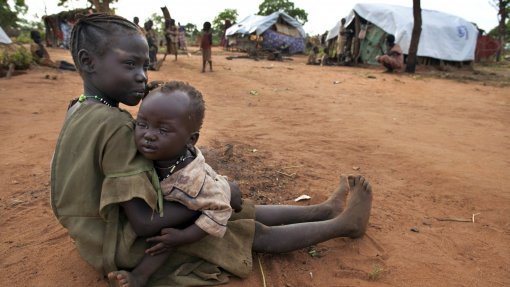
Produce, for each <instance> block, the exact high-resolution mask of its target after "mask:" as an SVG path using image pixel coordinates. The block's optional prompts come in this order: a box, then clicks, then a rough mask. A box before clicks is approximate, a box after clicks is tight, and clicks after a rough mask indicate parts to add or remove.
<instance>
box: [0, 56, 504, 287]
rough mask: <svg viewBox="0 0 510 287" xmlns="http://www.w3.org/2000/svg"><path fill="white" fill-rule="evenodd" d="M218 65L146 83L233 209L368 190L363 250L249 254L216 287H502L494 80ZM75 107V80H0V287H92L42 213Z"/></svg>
mask: <svg viewBox="0 0 510 287" xmlns="http://www.w3.org/2000/svg"><path fill="white" fill-rule="evenodd" d="M49 50H50V53H51V55H52V58H53V59H67V60H69V61H70V60H71V58H70V56H69V55H68V53H67V51H64V50H59V49H49ZM227 55H231V53H229V52H223V51H220V50H214V51H213V61H214V69H215V71H214V72H212V73H210V72H206V73H204V74H202V73H200V64H201V63H200V61H201V58H200V55H198V54H193V55H192V56H191V57H186V56H184V55H183V56H180V57H179V59H178V61H177V62H175V61H173V59H171V57H168V58H167V60H166V61H165V62H164V65H163V67H162V69H161V70H160V71H158V72H150V73H149V77H150V79H151V80H173V79H178V80H184V81H188V82H190V83H192V84H193V85H195V86H196V87H198V88H199V90H201V91H202V92H203V93H204V94H205V100H206V104H207V110H206V118H205V123H204V127H203V129H202V135H201V138H200V141H199V146H201V147H203V148H204V149H206V150H207V152H206V156H207V158H208V160H210V161H211V162H212V163H213V165H214V166H215V167H216V168H217V169H218V170H219V171H221V172H222V173H224V174H226V175H228V176H230V177H232V178H234V179H236V180H237V181H238V182H239V183H240V185H241V188H242V190H243V194H244V196H245V197H249V198H253V199H255V200H257V201H259V202H260V203H271V204H298V205H308V204H314V203H318V202H321V201H322V200H325V199H326V198H327V197H328V195H329V194H330V193H331V191H333V190H334V189H335V187H336V186H337V184H338V178H339V175H340V174H362V175H364V176H366V177H367V178H368V179H369V180H370V182H371V183H372V186H373V189H374V202H373V210H372V216H371V218H370V223H369V228H368V231H367V234H366V236H365V237H363V238H361V239H356V240H352V239H335V240H330V241H328V242H326V243H322V244H319V245H317V246H314V247H313V248H311V249H305V250H300V251H297V252H293V253H289V254H284V255H277V256H275V255H271V256H270V255H255V256H254V268H253V272H252V275H251V276H250V277H249V278H247V279H245V280H239V279H233V280H232V282H231V283H229V284H228V285H227V286H236V287H240V286H263V279H262V278H263V276H262V273H261V268H260V267H262V270H263V275H264V277H265V281H266V285H267V286H293V287H297V286H510V277H509V274H510V217H509V214H510V191H509V188H510V88H509V86H508V85H507V84H508V83H509V82H508V79H509V78H508V77H506V76H508V71H509V69H508V66H507V67H506V68H502V69H499V70H497V71H496V72H493V71H490V72H488V71H487V67H485V66H484V67H482V66H480V67H477V66H475V70H476V71H475V72H473V71H467V72H466V71H465V69H463V70H462V71H460V70H456V69H451V70H449V71H447V72H430V71H421V72H420V73H418V74H417V76H409V75H406V74H384V73H382V69H380V68H378V67H371V68H367V67H365V68H359V67H356V68H352V67H320V66H308V65H305V62H306V56H304V55H303V56H296V57H293V60H292V61H284V62H272V61H266V60H260V61H254V60H250V59H234V60H227V59H226V58H225V57H226V56H227ZM46 75H48V78H47V77H46ZM505 75H506V76H505ZM483 76H485V77H483ZM498 79H501V80H498ZM459 80H460V81H459ZM505 81H506V82H505ZM81 92H82V83H81V80H80V78H79V76H78V74H77V73H72V72H59V71H55V70H51V69H49V68H44V67H34V68H33V69H31V70H30V71H28V72H27V73H26V74H22V75H18V76H15V77H13V78H11V79H9V80H6V79H0V98H1V103H2V104H1V105H0V117H1V118H0V119H1V121H0V137H1V139H2V140H1V142H0V143H1V147H0V158H1V161H0V165H1V169H2V173H1V174H0V185H1V186H2V188H1V190H0V282H2V285H3V284H6V285H5V286H92V287H96V286H97V287H99V286H107V284H106V283H105V281H103V280H102V278H101V277H100V275H99V274H98V273H97V272H96V271H94V270H93V268H92V267H90V266H89V265H87V263H85V262H84V261H83V260H82V259H81V258H80V257H79V255H78V253H77V251H76V249H75V247H74V246H73V243H72V241H71V239H70V238H69V237H68V235H67V233H66V231H65V230H64V229H63V228H62V227H61V226H60V225H59V223H58V222H57V220H56V219H55V217H54V216H53V213H52V211H51V208H50V205H49V193H50V192H49V189H50V188H49V177H50V160H51V156H52V152H53V149H54V146H55V142H56V139H57V136H58V133H59V130H60V128H61V125H62V122H63V119H64V114H65V110H66V107H67V103H68V101H69V100H70V99H71V98H72V97H76V96H78V95H79V94H81ZM129 110H130V111H131V112H132V113H133V114H136V110H137V108H136V107H135V108H129ZM302 194H307V195H309V196H311V199H310V200H309V201H301V202H298V203H296V202H294V199H295V198H296V197H298V196H300V195H302ZM473 218H474V222H473ZM259 260H260V261H259ZM259 262H260V264H259Z"/></svg>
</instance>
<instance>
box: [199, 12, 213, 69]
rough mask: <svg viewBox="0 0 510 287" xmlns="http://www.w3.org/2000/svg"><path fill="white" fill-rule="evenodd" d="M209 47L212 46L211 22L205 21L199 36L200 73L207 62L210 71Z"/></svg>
mask: <svg viewBox="0 0 510 287" xmlns="http://www.w3.org/2000/svg"><path fill="white" fill-rule="evenodd" d="M211 48H212V31H211V23H210V22H205V23H204V27H203V29H202V35H201V37H200V50H201V51H202V73H204V72H205V65H206V63H207V62H209V71H211V72H212V70H213V68H212V60H211Z"/></svg>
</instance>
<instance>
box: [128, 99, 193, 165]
mask: <svg viewBox="0 0 510 287" xmlns="http://www.w3.org/2000/svg"><path fill="white" fill-rule="evenodd" d="M189 105H190V100H189V98H188V95H187V94H185V93H184V92H182V91H173V92H171V93H170V94H165V93H162V92H161V91H159V90H157V91H154V92H151V93H150V94H149V95H148V96H147V97H146V98H145V99H144V100H143V102H142V105H141V106H140V110H139V111H138V116H137V119H136V128H135V140H136V146H137V148H138V151H139V152H140V153H141V154H142V155H143V156H144V157H145V158H148V159H150V160H156V161H158V162H159V163H160V165H162V166H165V165H166V164H165V163H164V162H165V161H169V162H170V161H173V160H175V159H177V158H178V157H179V156H181V155H182V154H183V153H184V151H185V150H186V145H188V144H191V145H194V144H195V143H196V141H197V140H198V132H196V131H195V129H194V127H195V125H194V120H193V117H190V110H189Z"/></svg>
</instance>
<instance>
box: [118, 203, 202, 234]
mask: <svg viewBox="0 0 510 287" xmlns="http://www.w3.org/2000/svg"><path fill="white" fill-rule="evenodd" d="M121 206H122V208H123V209H124V213H125V214H126V216H127V218H128V220H129V223H130V224H131V226H132V228H133V230H134V231H135V233H136V235H138V236H141V237H147V236H153V235H156V234H160V231H162V229H163V228H165V227H169V228H182V227H186V226H190V225H191V224H193V223H194V222H195V220H196V219H197V218H198V217H199V216H200V215H201V213H200V212H199V211H194V210H190V209H188V208H187V207H185V206H184V205H182V204H180V203H177V202H169V201H163V214H164V216H163V217H160V216H159V214H156V213H154V211H153V210H152V208H150V206H149V205H147V203H146V202H145V201H144V200H142V199H139V198H134V199H132V200H129V201H126V202H123V203H121Z"/></svg>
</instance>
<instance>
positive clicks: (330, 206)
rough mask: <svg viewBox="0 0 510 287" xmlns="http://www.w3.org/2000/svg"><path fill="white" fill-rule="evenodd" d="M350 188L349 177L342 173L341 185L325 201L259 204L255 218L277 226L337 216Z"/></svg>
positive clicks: (265, 223)
mask: <svg viewBox="0 0 510 287" xmlns="http://www.w3.org/2000/svg"><path fill="white" fill-rule="evenodd" d="M348 190H349V186H348V183H347V177H346V176H343V175H342V176H341V177H340V186H339V187H338V188H337V190H336V191H335V192H334V193H333V194H332V195H331V196H330V197H329V199H328V200H326V201H324V202H323V203H320V204H315V205H310V206H296V205H257V206H255V220H257V221H258V222H260V223H262V224H264V225H268V226H275V225H281V224H292V223H300V222H312V221H322V220H326V219H331V218H335V217H336V216H337V215H338V214H340V213H341V212H342V210H343V205H344V201H345V197H346V195H347V192H348Z"/></svg>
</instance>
